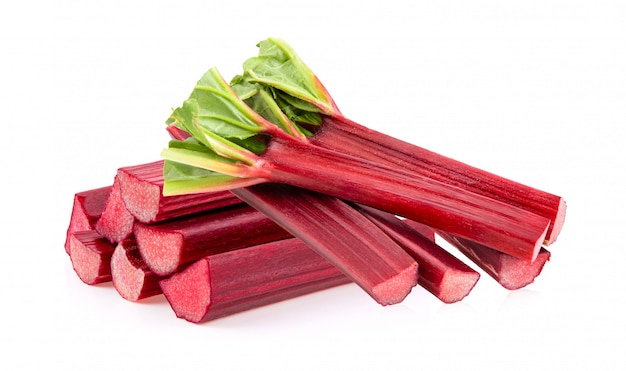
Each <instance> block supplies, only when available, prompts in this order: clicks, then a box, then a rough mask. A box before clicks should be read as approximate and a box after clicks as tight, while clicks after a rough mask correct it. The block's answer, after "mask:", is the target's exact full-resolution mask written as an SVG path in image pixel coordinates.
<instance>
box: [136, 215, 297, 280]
mask: <svg viewBox="0 0 626 371" xmlns="http://www.w3.org/2000/svg"><path fill="white" fill-rule="evenodd" d="M134 235H135V238H136V240H137V245H138V249H139V253H140V254H141V257H142V258H143V260H144V261H145V263H146V264H147V266H148V267H149V268H150V269H151V270H152V271H154V272H155V273H156V274H158V275H161V276H165V275H169V274H172V273H174V272H176V271H179V270H181V269H183V268H184V267H186V266H187V265H189V264H191V263H193V262H195V261H196V260H198V259H200V258H203V257H205V256H207V255H210V254H216V253H219V252H224V251H229V250H234V249H240V248H243V247H247V246H253V245H257V244H261V243H265V242H270V241H276V240H279V239H284V238H289V237H292V236H291V235H290V234H289V233H288V232H286V231H285V230H284V229H282V228H281V227H279V226H278V225H277V224H276V223H274V222H273V221H271V220H270V219H268V218H267V217H266V216H265V215H263V214H262V213H260V212H258V211H256V210H254V209H253V208H251V207H249V206H248V205H245V204H243V203H241V204H240V205H234V206H231V207H228V208H222V209H218V210H213V211H208V212H205V213H202V214H195V215H191V216H188V217H185V218H176V219H172V220H167V221H163V222H160V223H154V224H143V223H136V225H135V230H134Z"/></svg>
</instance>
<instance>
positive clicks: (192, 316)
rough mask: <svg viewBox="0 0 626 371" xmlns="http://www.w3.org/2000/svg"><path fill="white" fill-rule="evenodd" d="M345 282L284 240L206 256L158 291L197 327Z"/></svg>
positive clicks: (311, 255) (318, 258)
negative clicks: (196, 324)
mask: <svg viewBox="0 0 626 371" xmlns="http://www.w3.org/2000/svg"><path fill="white" fill-rule="evenodd" d="M349 282H350V280H349V279H348V278H347V277H346V276H345V275H343V274H342V273H341V272H340V271H338V270H337V269H336V268H335V267H334V266H332V265H331V264H330V263H329V262H328V261H326V260H325V259H324V258H322V257H321V256H320V255H318V254H317V253H315V252H314V251H313V250H311V249H310V248H308V247H307V246H306V245H305V244H304V243H303V242H302V241H300V240H298V239H295V238H289V239H285V240H281V241H277V242H270V243H266V244H262V245H256V246H252V247H247V248H245V249H240V250H235V251H229V252H223V253H220V254H216V255H211V256H207V257H205V258H203V259H200V260H198V261H197V262H195V263H194V264H192V265H191V266H189V267H187V268H186V269H185V270H184V271H182V272H180V273H176V274H174V275H172V276H171V277H169V278H167V279H164V280H162V281H161V282H160V285H161V288H162V290H163V293H164V294H165V297H166V299H167V301H168V302H169V304H170V306H171V307H172V309H173V310H174V313H176V316H177V317H178V318H183V319H185V320H187V321H189V322H193V323H200V322H205V321H209V320H213V319H217V318H220V317H224V316H227V315H230V314H234V313H238V312H242V311H245V310H249V309H253V308H257V307H260V306H263V305H268V304H272V303H276V302H279V301H283V300H287V299H291V298H295V297H297V296H301V295H305V294H308V293H312V292H315V291H319V290H322V289H327V288H330V287H334V286H337V285H341V284H346V283H349Z"/></svg>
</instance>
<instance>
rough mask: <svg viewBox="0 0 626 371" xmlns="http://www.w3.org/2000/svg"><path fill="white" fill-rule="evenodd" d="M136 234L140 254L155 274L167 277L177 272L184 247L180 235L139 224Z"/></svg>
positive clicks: (136, 227)
mask: <svg viewBox="0 0 626 371" xmlns="http://www.w3.org/2000/svg"><path fill="white" fill-rule="evenodd" d="M134 233H135V238H136V239H137V245H138V246H139V253H140V254H141V257H142V258H143V260H144V261H145V263H146V264H147V265H148V267H150V269H151V270H152V271H153V272H154V273H156V274H158V275H166V274H169V273H171V272H173V271H174V270H176V268H177V267H178V264H179V262H180V257H181V248H182V246H183V236H182V235H181V234H180V233H176V232H165V231H160V230H158V229H156V228H151V227H150V226H147V225H143V224H137V225H136V226H135V231H134Z"/></svg>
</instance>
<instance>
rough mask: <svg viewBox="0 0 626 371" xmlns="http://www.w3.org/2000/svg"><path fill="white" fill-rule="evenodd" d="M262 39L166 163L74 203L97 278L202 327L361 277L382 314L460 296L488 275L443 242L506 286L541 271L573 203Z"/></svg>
mask: <svg viewBox="0 0 626 371" xmlns="http://www.w3.org/2000/svg"><path fill="white" fill-rule="evenodd" d="M257 46H258V48H259V54H258V55H257V56H255V57H252V58H250V59H248V60H247V61H245V62H244V63H243V73H242V74H241V75H237V76H235V77H234V78H233V79H232V80H231V81H230V83H229V82H227V81H226V80H224V78H223V77H222V76H221V75H220V73H219V72H218V71H217V69H215V68H211V69H210V70H209V71H207V72H206V73H205V74H204V75H203V76H202V77H201V79H200V80H199V81H198V82H197V84H196V85H195V87H194V89H193V91H192V93H191V94H190V96H189V97H188V98H187V99H186V100H184V102H183V104H182V105H181V106H180V107H179V108H176V109H174V110H173V112H172V114H171V116H170V117H169V118H168V119H167V120H166V126H165V128H166V129H167V132H168V133H169V135H170V137H171V138H172V139H171V140H170V142H169V144H168V146H167V148H166V149H164V150H163V152H162V153H161V159H159V160H156V161H154V162H152V163H147V164H140V165H134V166H125V167H121V168H119V169H118V171H117V174H116V175H115V177H114V179H113V181H112V184H111V185H107V186H105V187H103V188H99V189H93V190H88V191H84V192H79V193H77V194H76V195H75V197H74V205H73V209H72V215H71V220H70V225H69V228H68V231H67V239H66V243H65V250H66V252H67V253H68V254H69V256H70V259H71V262H72V266H73V268H74V270H75V271H76V273H77V275H78V277H79V278H80V279H81V280H82V281H83V282H85V283H86V284H89V285H95V284H99V283H102V282H107V281H112V283H113V286H114V287H115V289H116V290H117V291H118V292H119V294H120V295H121V296H122V297H123V298H124V299H127V300H130V301H138V300H141V299H143V298H146V297H150V296H153V295H160V294H164V296H165V298H166V299H167V301H168V303H169V304H170V305H171V307H172V309H173V311H174V313H175V314H176V316H178V317H180V318H183V319H186V320H188V321H190V322H195V323H199V322H204V321H208V320H212V319H215V318H220V317H223V316H227V315H230V314H233V313H238V312H241V311H244V310H249V309H252V308H256V307H259V306H262V305H267V304H270V303H275V302H279V301H281V300H285V299H289V298H294V297H297V296H300V295H304V294H308V293H312V292H315V291H319V290H323V289H327V288H330V287H333V286H337V285H342V284H349V283H353V284H357V285H358V286H359V287H361V288H362V289H363V291H364V292H365V293H367V294H368V295H370V296H371V297H372V298H373V299H374V300H375V301H376V302H378V303H379V304H381V305H391V304H396V303H399V302H401V301H403V300H404V299H405V297H406V296H407V295H409V293H410V292H411V291H412V289H413V288H414V287H415V286H416V285H420V286H421V287H423V288H424V289H426V290H427V291H428V292H430V293H432V294H433V295H434V296H436V297H437V298H438V299H439V300H441V301H442V302H444V303H453V302H457V301H460V300H462V299H463V298H465V297H466V296H467V295H468V294H469V293H470V291H471V290H472V289H473V288H474V287H475V285H476V283H477V281H478V279H479V277H480V273H479V272H478V271H476V270H475V269H474V268H473V267H471V266H469V265H468V264H466V263H464V262H463V261H462V260H460V259H459V258H457V257H456V256H455V255H454V254H451V253H450V252H449V251H447V250H446V249H445V248H444V247H442V246H440V244H438V241H439V240H440V239H441V240H443V241H447V242H448V245H449V246H453V247H454V248H456V249H458V250H459V251H460V252H461V253H462V254H463V255H464V256H466V257H467V258H468V260H471V262H473V265H474V266H475V267H476V268H477V269H478V270H480V271H483V272H485V273H487V274H488V275H489V276H490V277H491V278H493V279H494V280H496V281H497V282H498V283H499V284H501V285H502V286H503V287H504V288H505V289H508V290H515V289H519V288H521V287H524V286H526V285H528V284H530V283H532V282H533V281H534V280H535V278H536V277H537V276H538V275H539V274H540V272H541V271H542V269H543V267H544V265H545V263H546V262H547V261H548V260H549V258H550V252H548V250H546V249H545V248H544V246H547V245H550V244H551V243H553V242H554V241H556V239H557V236H558V234H559V232H560V230H561V228H562V226H563V223H564V219H565V202H564V200H563V199H562V198H561V197H558V196H555V195H553V194H550V193H547V192H544V191H541V190H538V189H536V188H532V187H529V186H526V185H523V184H520V183H518V182H514V181H511V180H508V179H505V178H503V177H500V176H497V175H495V174H492V173H489V172H486V171H483V170H480V169H477V168H475V167H472V166H469V165H467V164H464V163H462V162H460V161H456V160H453V159H450V158H448V157H445V156H442V155H439V154H436V153H433V152H431V151H428V150H426V149H424V148H421V147H418V146H416V145H413V144H410V143H407V142H404V141H402V140H401V139H396V138H393V137H390V136H388V135H385V134H383V133H380V132H376V131H374V130H371V129H368V128H366V127H364V126H362V125H359V124H358V123H356V122H354V121H352V120H350V119H349V118H347V117H346V116H344V115H343V114H342V113H341V112H340V111H339V109H338V107H337V105H336V104H335V102H334V101H333V99H332V98H331V96H330V94H329V92H328V91H327V90H326V89H325V88H324V86H323V85H322V84H321V82H320V81H319V79H318V78H317V77H316V75H315V74H314V73H313V72H312V71H311V70H310V69H309V67H308V66H307V65H306V64H305V63H304V62H303V61H302V60H301V59H300V58H299V57H298V55H297V54H296V53H295V52H294V50H293V49H292V48H291V47H290V46H289V45H288V44H287V43H286V42H285V41H283V40H281V39H274V38H269V39H266V40H264V41H261V42H260V43H259V44H258V45H257ZM435 236H439V237H438V238H437V239H436V238H435ZM468 263H469V262H468Z"/></svg>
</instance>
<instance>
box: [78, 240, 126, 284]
mask: <svg viewBox="0 0 626 371" xmlns="http://www.w3.org/2000/svg"><path fill="white" fill-rule="evenodd" d="M114 250H115V245H113V244H112V243H111V242H109V240H107V239H106V238H104V237H102V236H101V235H100V234H98V232H96V231H95V230H93V229H92V230H87V231H80V232H73V233H72V234H71V235H70V243H69V251H70V259H71V261H72V267H73V268H74V271H75V272H76V274H77V275H78V277H79V278H80V279H81V281H83V282H84V283H86V284H88V285H95V284H98V283H102V282H108V281H111V256H112V255H113V251H114Z"/></svg>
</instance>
